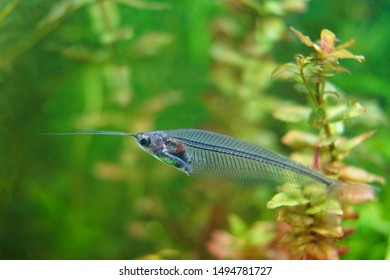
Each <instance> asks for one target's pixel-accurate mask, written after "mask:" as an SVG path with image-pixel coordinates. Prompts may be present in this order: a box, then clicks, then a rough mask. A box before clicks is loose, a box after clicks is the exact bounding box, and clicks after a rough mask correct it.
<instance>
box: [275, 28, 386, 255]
mask: <svg viewBox="0 0 390 280" xmlns="http://www.w3.org/2000/svg"><path fill="white" fill-rule="evenodd" d="M291 30H292V31H293V32H294V34H295V35H296V36H297V37H298V38H299V40H300V41H301V42H302V43H303V44H305V45H306V46H307V47H310V48H312V49H313V50H314V52H313V53H312V54H310V55H309V56H304V55H301V54H298V55H296V56H295V63H287V64H284V65H282V66H280V67H278V68H277V69H276V70H275V71H274V73H273V76H274V77H277V78H281V79H284V80H292V81H294V82H295V83H296V89H297V90H298V91H299V92H302V93H304V94H305V95H306V96H307V97H308V98H307V99H308V104H306V105H304V106H302V105H293V106H288V107H283V108H280V109H278V110H277V111H275V112H274V116H275V118H277V119H279V120H282V121H285V122H293V123H296V122H300V121H302V120H307V121H308V123H309V125H310V128H311V132H308V131H302V130H298V129H292V130H290V131H289V132H287V134H286V135H285V136H284V137H283V139H282V141H283V143H285V144H286V145H288V146H290V147H292V148H294V149H295V150H297V151H298V152H296V153H295V154H294V155H293V157H294V158H295V159H297V160H301V161H305V160H304V158H306V164H310V163H309V162H308V161H307V159H309V158H310V155H309V156H307V155H306V154H304V153H303V152H302V150H304V149H309V150H311V151H314V152H312V154H314V156H313V161H312V164H313V165H314V167H315V168H318V169H320V170H322V172H324V173H325V174H328V176H332V177H336V178H338V179H339V180H342V181H344V182H346V183H353V185H350V187H345V188H342V189H341V190H340V191H338V192H337V194H336V195H334V196H332V197H328V196H327V195H325V193H324V192H323V191H322V192H321V190H318V189H317V188H310V187H309V188H305V189H303V190H302V191H300V194H299V196H298V197H299V198H300V199H299V200H297V196H296V194H295V196H291V195H290V194H289V193H288V192H282V193H279V194H277V195H275V196H274V197H273V198H272V200H271V201H269V202H268V208H271V209H275V208H279V210H278V218H277V220H278V221H279V222H283V223H286V224H288V229H287V231H286V232H284V233H283V236H280V240H281V243H282V244H283V245H284V246H286V248H287V250H288V255H289V258H296V259H338V258H339V256H340V254H342V253H343V252H345V248H340V247H339V246H337V241H338V240H339V239H341V238H345V237H346V236H347V235H348V234H350V233H351V232H353V229H350V228H347V229H343V227H342V221H343V220H344V219H356V218H357V217H358V215H357V212H355V210H354V209H353V207H352V205H354V204H360V203H365V202H368V201H371V200H373V199H374V197H375V195H374V191H373V189H371V188H369V187H367V185H366V183H373V182H380V183H383V182H384V179H383V178H381V177H379V176H377V175H374V174H371V173H369V172H368V171H366V170H363V169H360V168H358V167H354V166H349V165H347V164H346V163H345V162H344V159H345V158H346V157H347V156H348V154H349V153H350V152H351V151H352V149H354V148H356V146H358V145H359V144H361V143H362V142H363V141H364V140H366V139H367V138H369V137H371V136H372V135H373V134H374V131H369V132H365V133H363V134H360V135H357V136H352V137H347V136H345V129H344V127H345V122H346V121H348V120H349V119H351V118H356V117H358V116H361V115H362V114H364V113H366V111H367V108H366V107H364V106H363V105H362V104H361V103H359V102H358V101H351V98H349V97H348V96H347V95H346V94H344V93H342V92H341V91H340V90H339V89H338V88H336V87H335V86H334V85H333V84H332V83H331V82H330V78H332V77H334V76H336V75H338V74H339V73H342V72H348V70H347V69H346V68H344V67H342V66H341V65H340V60H341V59H354V60H357V61H358V62H364V57H363V56H361V55H355V54H353V53H352V52H350V51H349V50H348V48H349V47H351V46H353V45H354V43H355V42H354V40H349V41H347V42H346V43H341V44H337V41H338V40H337V39H336V36H335V34H334V33H332V32H331V31H329V30H327V29H324V30H322V31H321V36H320V39H319V41H318V42H312V40H311V39H310V38H309V37H308V36H305V35H303V34H302V33H301V32H300V31H298V30H295V29H294V28H291ZM315 132H316V133H315Z"/></svg>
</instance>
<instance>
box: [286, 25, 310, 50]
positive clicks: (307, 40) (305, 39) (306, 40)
mask: <svg viewBox="0 0 390 280" xmlns="http://www.w3.org/2000/svg"><path fill="white" fill-rule="evenodd" d="M290 29H291V31H292V32H294V33H295V35H296V36H297V37H298V39H299V40H301V42H302V43H303V44H305V45H306V46H308V47H313V42H312V41H311V39H310V37H309V36H305V35H303V34H302V32H300V31H298V30H296V29H294V28H293V27H290Z"/></svg>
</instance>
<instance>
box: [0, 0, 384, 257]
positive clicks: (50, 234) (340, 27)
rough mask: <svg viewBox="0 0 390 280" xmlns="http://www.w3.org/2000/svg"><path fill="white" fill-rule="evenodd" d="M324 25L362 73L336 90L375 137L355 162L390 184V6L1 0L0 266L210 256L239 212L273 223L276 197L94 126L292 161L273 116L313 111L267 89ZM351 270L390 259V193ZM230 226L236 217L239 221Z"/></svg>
mask: <svg viewBox="0 0 390 280" xmlns="http://www.w3.org/2000/svg"><path fill="white" fill-rule="evenodd" d="M289 26H294V27H295V28H296V29H299V30H301V31H302V32H303V33H305V34H308V35H310V36H311V37H312V38H318V37H319V33H320V31H321V29H323V28H328V29H330V30H332V31H333V32H334V33H335V34H336V35H337V37H338V38H340V39H341V40H345V41H346V40H348V39H350V38H354V39H355V40H356V46H354V47H353V49H352V50H353V52H354V53H357V54H362V55H364V56H365V57H366V63H364V64H359V63H357V62H353V61H351V62H349V61H346V62H343V65H345V66H346V67H347V68H349V69H350V70H351V73H350V74H341V75H339V76H337V78H335V79H334V80H332V82H333V83H334V84H336V85H337V86H339V87H340V88H342V90H343V91H344V92H346V93H347V95H348V96H349V97H350V98H351V99H352V100H355V99H358V100H360V101H361V102H362V104H363V105H365V106H368V107H369V108H374V109H373V110H371V111H370V110H369V113H368V114H367V115H365V116H363V117H362V118H365V119H364V125H363V126H361V125H359V126H353V124H352V125H351V126H350V127H349V128H347V134H349V135H357V134H358V133H359V132H363V131H367V130H369V129H376V130H377V132H376V134H375V136H374V137H372V138H371V139H369V140H367V142H365V144H364V145H362V146H360V147H359V149H358V150H356V151H354V153H353V155H351V157H350V158H349V160H348V162H349V163H351V164H352V165H357V166H360V167H362V168H365V169H367V170H369V171H371V172H373V173H376V174H379V175H382V176H384V177H387V181H389V176H388V174H389V173H390V168H389V162H390V145H389V139H390V132H389V123H388V118H387V116H388V115H389V112H390V102H389V100H390V99H389V89H390V82H389V75H390V73H389V64H390V53H389V49H390V38H389V33H388V26H390V3H389V1H388V0H376V1H372V0H358V1H356V0H342V1H326V0H316V1H305V0H283V1H282V0H281V1H277V0H274V1H271V0H247V1H244V0H237V1H233V0H230V1H229V0H225V1H222V0H176V1H175V0H164V1H157V0H154V1H151V0H150V1H149V0H110V1H108V0H106V1H103V0H63V1H49V0H28V1H27V0H14V1H12V0H9V1H7V0H6V1H1V2H0V258H1V259H137V258H167V259H210V258H215V257H217V256H216V255H215V254H212V253H211V252H210V250H208V245H207V244H208V242H209V241H210V239H211V236H212V234H213V233H214V232H215V231H216V230H219V229H227V228H228V227H229V224H228V217H229V215H231V214H236V215H237V216H238V217H241V218H240V219H242V221H244V222H245V223H246V224H248V225H249V224H252V223H254V222H256V221H259V220H271V221H272V220H273V219H274V213H273V212H272V211H268V210H266V206H265V205H266V201H267V200H268V199H269V198H270V197H271V195H272V194H269V193H267V192H264V191H261V190H240V189H234V188H230V187H221V186H216V185H212V184H211V185H207V184H205V183H204V182H198V181H194V180H192V179H191V178H188V177H186V176H185V175H184V174H182V173H180V172H177V171H176V170H175V169H173V168H171V167H168V166H166V165H163V164H162V163H160V162H158V161H156V160H155V159H153V158H152V157H150V156H149V155H147V154H145V153H143V152H142V151H140V150H139V149H138V147H136V144H135V143H134V141H133V139H129V138H125V137H115V136H83V135H82V136H80V135H79V136H48V135H38V133H40V132H69V131H78V130H80V129H82V128H94V129H105V130H114V131H125V132H139V131H146V130H154V129H173V128H182V127H183V128H190V127H193V128H204V129H210V130H214V131H218V132H222V133H225V134H230V135H233V136H236V137H238V138H241V139H244V140H247V141H251V142H254V143H258V144H260V145H263V146H265V147H267V148H270V149H273V150H276V151H279V152H280V153H283V154H286V155H288V154H289V153H291V152H292V151H291V150H288V149H287V148H286V147H285V146H283V144H281V140H280V138H281V137H282V136H283V135H284V134H285V133H286V131H287V129H288V127H287V126H286V125H285V124H283V123H281V122H279V121H277V120H275V119H274V118H273V117H272V112H273V110H275V109H276V108H278V107H280V106H281V104H284V103H286V102H290V101H288V100H291V101H294V102H304V100H305V99H304V96H302V95H300V94H296V93H295V91H294V89H293V88H292V84H289V83H282V82H279V81H274V80H272V79H271V73H272V71H273V70H274V69H275V67H277V65H279V64H282V63H286V62H288V61H292V60H293V56H294V54H296V53H306V54H307V53H308V52H309V50H308V49H307V48H305V47H304V46H303V45H302V44H301V43H300V42H299V40H297V39H296V38H295V37H294V36H293V34H291V32H290V31H289V30H288V27H289ZM357 209H358V212H359V213H360V219H359V220H357V221H351V222H348V223H350V224H351V225H352V226H354V227H356V232H355V233H354V234H352V235H351V236H349V237H348V239H346V240H345V241H343V244H344V245H345V246H348V248H349V251H348V253H347V254H345V255H343V258H346V259H384V258H387V259H390V239H389V230H390V214H389V213H390V191H389V188H388V185H387V186H386V185H384V186H381V187H380V190H379V191H378V199H377V201H375V202H373V203H369V204H366V205H362V206H359V207H358V208H357ZM230 217H231V216H230Z"/></svg>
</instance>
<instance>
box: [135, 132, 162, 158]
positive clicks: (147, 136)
mask: <svg viewBox="0 0 390 280" xmlns="http://www.w3.org/2000/svg"><path fill="white" fill-rule="evenodd" d="M134 137H135V140H136V142H137V144H138V146H140V148H141V149H143V150H144V151H145V152H147V153H149V154H152V155H154V156H156V155H157V154H159V153H161V152H163V151H164V149H165V141H166V140H165V139H166V134H165V133H164V132H162V131H150V132H140V133H137V134H135V135H134Z"/></svg>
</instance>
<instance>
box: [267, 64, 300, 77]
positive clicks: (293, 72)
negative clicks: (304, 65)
mask: <svg viewBox="0 0 390 280" xmlns="http://www.w3.org/2000/svg"><path fill="white" fill-rule="evenodd" d="M296 77H299V68H298V65H296V64H295V63H286V64H283V65H280V66H279V67H277V68H276V69H275V70H274V71H273V72H272V78H278V79H282V80H293V79H295V78H296Z"/></svg>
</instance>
